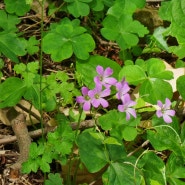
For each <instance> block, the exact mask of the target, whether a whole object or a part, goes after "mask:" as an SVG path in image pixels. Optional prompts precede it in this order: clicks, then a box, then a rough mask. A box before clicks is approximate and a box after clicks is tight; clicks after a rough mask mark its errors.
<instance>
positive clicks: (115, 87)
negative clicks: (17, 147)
mask: <svg viewBox="0 0 185 185" xmlns="http://www.w3.org/2000/svg"><path fill="white" fill-rule="evenodd" d="M36 2H37V10H34V7H33V5H34V4H35V3H36ZM4 4H5V8H4V9H3V10H0V20H1V21H0V54H1V57H2V58H3V57H6V58H9V59H10V60H11V61H12V63H13V64H14V65H13V70H14V76H10V77H8V78H5V79H4V80H3V81H2V82H1V84H0V108H1V109H3V108H8V107H13V106H15V105H16V104H17V103H19V101H20V100H21V99H25V100H27V101H29V102H30V103H31V104H32V106H34V107H35V108H36V109H38V110H39V111H40V113H41V118H40V122H41V127H42V129H43V130H44V121H43V118H42V114H43V112H46V113H50V112H52V113H53V112H54V113H55V115H54V116H53V119H54V120H55V121H54V122H55V125H57V126H55V129H53V131H51V132H48V133H47V134H46V136H44V135H43V137H42V138H41V139H38V141H36V142H32V143H31V145H30V150H29V157H28V159H27V160H26V161H25V162H23V163H22V168H21V172H22V173H27V174H29V173H31V172H35V173H36V172H37V171H38V170H40V171H42V172H43V173H45V174H46V175H47V176H46V179H45V182H44V184H46V185H51V184H56V185H61V184H67V185H69V184H77V183H78V182H77V179H78V171H80V170H87V171H88V175H89V174H91V175H95V174H96V175H95V177H94V179H92V180H91V182H88V181H83V182H80V183H83V184H93V183H94V182H95V181H96V180H97V179H101V181H102V184H104V185H122V184H126V185H167V184H170V185H183V184H185V180H184V179H185V167H184V164H185V162H184V161H185V146H184V139H185V134H184V133H185V126H184V120H183V117H184V100H185V93H184V92H185V75H183V74H182V75H181V76H180V77H178V78H177V79H175V86H176V89H175V91H176V94H178V96H174V94H175V92H174V90H173V89H174V87H173V84H172V83H170V82H171V80H172V79H173V78H174V74H173V72H172V71H171V70H167V69H166V65H165V63H164V61H163V60H161V59H160V58H159V57H154V56H155V55H152V53H151V51H152V52H155V51H158V52H159V51H160V52H165V53H168V54H173V55H175V56H176V57H177V59H178V62H177V63H176V67H184V62H183V58H184V57H185V55H184V45H185V44H184V42H185V41H184V37H185V35H184V24H183V23H184V16H185V13H184V9H183V7H184V6H185V2H184V1H182V0H181V1H179V0H171V1H164V2H162V3H161V6H160V9H159V15H160V17H161V19H163V20H164V21H167V22H168V25H169V26H168V27H165V28H163V27H160V28H157V29H155V30H154V32H152V33H151V32H150V31H149V30H148V29H147V27H146V26H144V25H143V24H141V23H140V22H139V21H137V20H134V19H133V15H134V13H135V12H136V10H138V9H142V8H143V7H144V6H145V4H146V2H145V0H134V1H130V0H101V1H100V0H83V1H82V0H63V1H60V2H50V1H48V2H46V1H44V0H42V1H29V0H14V2H12V1H10V0H4ZM45 6H47V8H48V9H47V10H48V11H47V12H46V11H45V9H44V7H45ZM30 10H34V11H36V13H38V14H40V22H41V24H40V25H41V26H40V29H41V34H40V35H39V36H38V35H37V36H30V37H29V38H28V37H27V36H26V34H27V33H26V30H22V31H20V30H19V29H18V28H19V27H18V25H19V24H21V19H24V17H23V16H25V15H26V13H28V12H29V11H30ZM166 10H168V11H166ZM57 13H58V14H59V15H62V17H61V18H60V19H59V20H58V19H55V16H57ZM48 20H51V21H50V22H48ZM99 25H101V26H99ZM96 33H98V35H99V36H98V37H96V36H97V34H96ZM100 37H101V39H102V40H101V39H100ZM146 37H147V39H146V43H145V46H144V47H143V48H142V47H140V46H139V41H140V40H141V39H140V38H146ZM171 37H173V38H174V39H175V41H176V42H175V44H174V45H170V44H168V42H167V40H168V39H169V38H171ZM97 40H100V43H99V44H101V43H106V44H107V45H108V44H110V45H112V46H115V48H117V49H119V57H120V59H121V60H124V65H123V66H121V65H119V64H118V63H116V62H115V61H113V60H111V59H109V58H107V57H104V56H100V55H98V54H96V52H95V51H96V43H97ZM102 41H103V42H102ZM144 53H147V54H148V56H152V57H148V58H147V59H145V58H144V57H142V56H143V54H144ZM126 54H128V55H126ZM44 55H46V56H48V57H50V59H51V60H52V61H53V62H54V63H57V64H58V63H59V62H61V65H62V63H63V62H64V61H65V62H69V63H70V64H71V66H72V67H73V75H72V78H71V74H68V73H67V72H66V71H56V72H51V73H50V74H47V75H45V74H44V73H43V70H44V67H43V66H44V64H45V62H46V61H45V60H44ZM27 56H29V57H28V58H27V62H25V58H26V57H27ZM35 57H37V59H38V61H37V60H35ZM30 59H31V61H30ZM3 66H4V61H3V60H2V59H1V60H0V69H3ZM0 75H1V77H3V73H0ZM65 108H69V109H70V110H69V113H68V114H64V111H63V110H64V109H65ZM75 111H76V112H77V113H76V112H75ZM53 163H54V164H59V165H60V166H61V169H62V173H63V171H65V169H64V167H66V166H67V169H68V170H67V174H65V175H63V176H62V175H61V174H60V173H52V167H51V166H52V165H51V164H53ZM73 164H75V165H74V167H75V170H72V169H73ZM55 172H56V171H55Z"/></svg>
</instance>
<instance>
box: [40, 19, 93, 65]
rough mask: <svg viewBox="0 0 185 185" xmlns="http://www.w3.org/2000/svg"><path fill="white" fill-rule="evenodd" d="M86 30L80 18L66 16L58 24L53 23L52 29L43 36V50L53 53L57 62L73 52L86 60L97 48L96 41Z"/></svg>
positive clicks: (52, 55) (53, 57) (68, 56)
mask: <svg viewBox="0 0 185 185" xmlns="http://www.w3.org/2000/svg"><path fill="white" fill-rule="evenodd" d="M85 31H86V29H85V28H83V27H81V26H80V21H79V20H78V19H75V20H73V21H70V20H69V19H68V18H64V19H62V21H61V22H60V23H58V24H57V25H56V26H52V25H51V31H49V32H48V33H47V34H46V35H45V37H44V38H43V51H44V52H45V53H47V54H51V58H52V60H54V61H56V62H59V61H62V60H64V59H67V58H70V57H71V56H72V54H73V53H74V54H75V55H76V57H77V58H79V59H82V60H86V59H88V57H89V52H91V51H93V49H94V48H95V42H94V40H93V38H92V36H91V35H90V34H87V33H84V32H85Z"/></svg>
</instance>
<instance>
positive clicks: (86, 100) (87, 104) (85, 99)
mask: <svg viewBox="0 0 185 185" xmlns="http://www.w3.org/2000/svg"><path fill="white" fill-rule="evenodd" d="M88 92H89V89H88V88H87V87H82V95H83V96H78V97H76V102H77V103H80V104H83V110H84V111H89V110H90V108H91V98H90V97H89V96H88Z"/></svg>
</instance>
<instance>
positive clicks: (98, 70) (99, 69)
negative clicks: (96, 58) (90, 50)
mask: <svg viewBox="0 0 185 185" xmlns="http://www.w3.org/2000/svg"><path fill="white" fill-rule="evenodd" d="M96 72H97V73H98V74H99V75H102V76H103V72H104V71H103V67H102V66H99V65H98V66H97V67H96Z"/></svg>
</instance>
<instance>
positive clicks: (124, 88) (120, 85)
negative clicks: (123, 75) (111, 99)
mask: <svg viewBox="0 0 185 185" xmlns="http://www.w3.org/2000/svg"><path fill="white" fill-rule="evenodd" d="M116 89H117V91H118V92H117V93H116V97H117V99H119V100H120V99H121V98H122V97H123V96H124V95H125V94H126V93H128V91H129V90H130V87H129V85H128V83H127V82H126V81H125V79H123V80H122V81H121V82H117V83H116Z"/></svg>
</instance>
